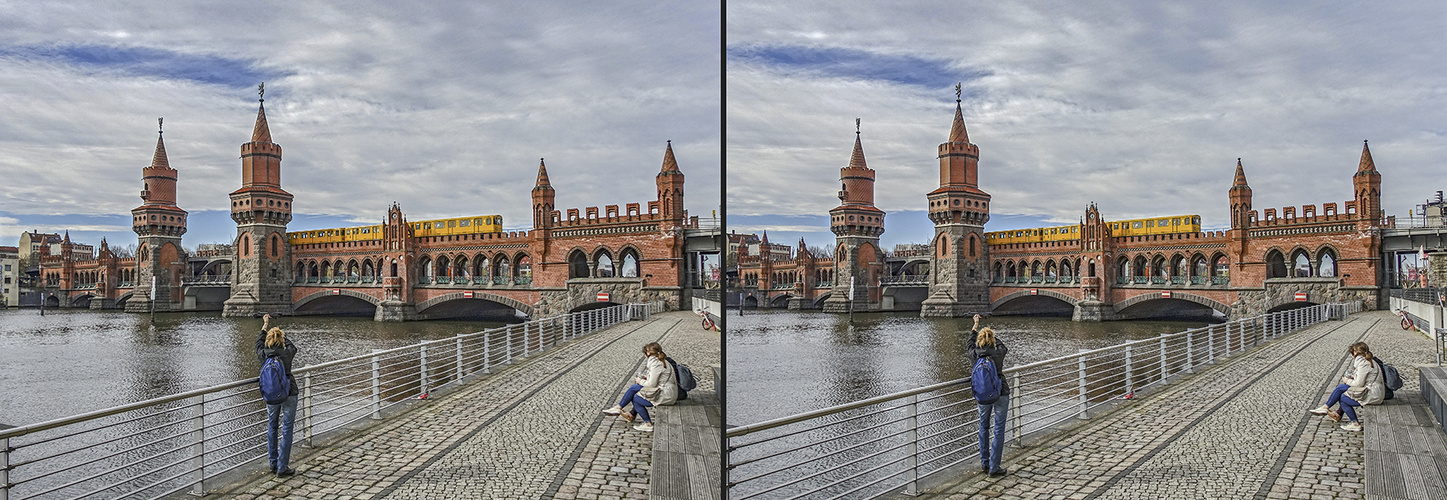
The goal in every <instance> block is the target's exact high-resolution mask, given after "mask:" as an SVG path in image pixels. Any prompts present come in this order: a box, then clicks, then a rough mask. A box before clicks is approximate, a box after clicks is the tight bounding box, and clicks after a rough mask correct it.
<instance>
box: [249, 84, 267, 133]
mask: <svg viewBox="0 0 1447 500" xmlns="http://www.w3.org/2000/svg"><path fill="white" fill-rule="evenodd" d="M256 90H257V94H259V95H260V98H259V99H257V101H258V102H260V103H261V105H260V106H258V107H257V109H256V127H255V128H252V129H251V142H271V127H268V126H267V125H266V83H262V84H261V85H258V86H257V87H256Z"/></svg>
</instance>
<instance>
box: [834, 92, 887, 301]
mask: <svg viewBox="0 0 1447 500" xmlns="http://www.w3.org/2000/svg"><path fill="white" fill-rule="evenodd" d="M854 127H855V130H854V153H853V154H852V155H851V156H850V157H849V165H848V166H846V167H844V168H841V169H839V182H840V184H842V185H841V186H840V188H839V202H840V204H839V206H837V207H834V208H833V209H831V210H829V219H830V222H829V229H830V231H833V232H834V236H835V249H834V269H835V273H834V276H835V277H836V278H835V280H834V291H833V292H832V293H830V295H829V299H828V300H825V301H824V311H826V312H847V311H849V310H850V304H851V300H850V299H851V298H852V299H853V301H852V304H853V308H854V310H856V311H875V310H879V308H880V306H881V302H882V299H883V296H884V293H883V290H881V289H880V286H879V280H880V278H881V276H883V273H884V252H881V251H880V250H879V235H881V234H884V211H883V210H880V209H878V208H875V207H874V170H873V169H870V168H869V166H868V165H866V164H865V162H864V146H863V144H862V143H861V142H860V138H859V120H858V119H855V120H854ZM851 278H852V279H853V285H854V286H853V288H854V296H853V297H850V295H849V289H850V281H851Z"/></svg>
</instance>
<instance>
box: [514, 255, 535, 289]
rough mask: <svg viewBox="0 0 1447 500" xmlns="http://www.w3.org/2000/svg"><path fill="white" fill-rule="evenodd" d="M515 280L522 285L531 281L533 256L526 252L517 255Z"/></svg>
mask: <svg viewBox="0 0 1447 500" xmlns="http://www.w3.org/2000/svg"><path fill="white" fill-rule="evenodd" d="M517 281H518V283H520V284H524V285H526V284H528V283H532V282H533V258H532V257H529V256H527V254H522V255H518V256H517Z"/></svg>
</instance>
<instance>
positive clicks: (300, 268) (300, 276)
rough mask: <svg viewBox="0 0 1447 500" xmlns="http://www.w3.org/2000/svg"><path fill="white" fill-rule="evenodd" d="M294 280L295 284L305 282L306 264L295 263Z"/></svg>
mask: <svg viewBox="0 0 1447 500" xmlns="http://www.w3.org/2000/svg"><path fill="white" fill-rule="evenodd" d="M294 279H296V282H297V283H301V282H303V281H306V263H305V262H297V263H296V276H295V278H294Z"/></svg>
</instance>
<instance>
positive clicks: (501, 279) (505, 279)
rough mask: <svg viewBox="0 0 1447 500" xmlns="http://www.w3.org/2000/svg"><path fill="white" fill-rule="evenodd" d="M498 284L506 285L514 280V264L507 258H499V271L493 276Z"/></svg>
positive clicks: (503, 256)
mask: <svg viewBox="0 0 1447 500" xmlns="http://www.w3.org/2000/svg"><path fill="white" fill-rule="evenodd" d="M492 276H493V280H494V282H496V283H502V284H506V283H509V282H511V280H512V263H510V262H508V259H507V256H505V255H502V256H498V258H497V270H496V271H495V272H494V273H493V274H492Z"/></svg>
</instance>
